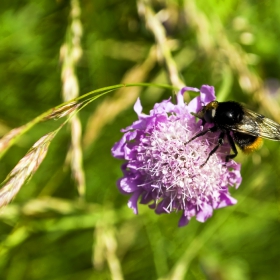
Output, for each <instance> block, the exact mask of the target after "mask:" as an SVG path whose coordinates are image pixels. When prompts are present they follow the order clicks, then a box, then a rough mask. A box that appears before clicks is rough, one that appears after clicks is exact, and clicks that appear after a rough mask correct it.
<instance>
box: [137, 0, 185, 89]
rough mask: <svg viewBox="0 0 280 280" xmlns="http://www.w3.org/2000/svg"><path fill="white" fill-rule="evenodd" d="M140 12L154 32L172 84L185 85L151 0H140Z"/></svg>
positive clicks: (176, 85) (138, 2) (179, 86)
mask: <svg viewBox="0 0 280 280" xmlns="http://www.w3.org/2000/svg"><path fill="white" fill-rule="evenodd" d="M137 5H138V13H139V15H140V16H142V17H143V18H144V20H145V22H146V25H147V28H149V29H150V31H151V32H152V33H153V34H154V36H155V39H156V41H157V46H158V49H159V52H160V56H161V59H162V60H163V62H164V65H165V66H166V68H167V72H168V77H169V79H170V82H171V83H172V85H174V86H175V87H178V88H182V87H184V86H185V83H184V82H183V81H182V80H181V79H180V77H179V72H178V69H177V65H176V63H175V61H174V59H173V57H172V54H171V50H170V48H169V44H168V43H167V37H166V31H165V28H164V26H163V24H162V23H161V22H160V20H159V18H158V17H157V15H156V14H155V13H154V11H153V9H152V7H151V3H150V1H149V0H138V1H137Z"/></svg>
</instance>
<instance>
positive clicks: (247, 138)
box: [233, 132, 262, 153]
mask: <svg viewBox="0 0 280 280" xmlns="http://www.w3.org/2000/svg"><path fill="white" fill-rule="evenodd" d="M233 138H234V141H235V143H236V144H237V145H238V147H239V148H240V149H241V150H242V151H243V152H244V153H251V152H253V151H255V150H256V149H258V148H260V147H261V145H262V139H261V138H260V137H258V136H252V135H249V134H245V133H241V132H234V133H233Z"/></svg>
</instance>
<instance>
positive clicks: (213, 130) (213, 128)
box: [185, 126, 218, 145]
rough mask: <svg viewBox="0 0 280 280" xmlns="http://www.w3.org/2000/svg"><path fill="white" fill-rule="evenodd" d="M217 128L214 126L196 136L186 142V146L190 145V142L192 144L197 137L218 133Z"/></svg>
mask: <svg viewBox="0 0 280 280" xmlns="http://www.w3.org/2000/svg"><path fill="white" fill-rule="evenodd" d="M217 129H218V128H217V127H216V126H213V127H211V128H209V129H207V130H204V131H201V132H199V133H198V134H196V135H195V136H194V137H192V138H191V139H190V140H189V141H187V142H185V145H187V144H189V143H190V142H192V141H193V140H194V139H196V138H197V137H200V136H203V135H205V134H206V133H207V132H215V131H217Z"/></svg>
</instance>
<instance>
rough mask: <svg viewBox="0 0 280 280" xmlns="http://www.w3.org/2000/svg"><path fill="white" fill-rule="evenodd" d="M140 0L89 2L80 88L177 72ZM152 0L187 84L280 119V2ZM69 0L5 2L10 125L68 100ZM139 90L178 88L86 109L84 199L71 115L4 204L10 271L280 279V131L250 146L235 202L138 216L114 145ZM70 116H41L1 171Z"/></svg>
mask: <svg viewBox="0 0 280 280" xmlns="http://www.w3.org/2000/svg"><path fill="white" fill-rule="evenodd" d="M140 2H143V1H140V0H139V1H120V0H106V1H104V0H94V1H90V0H80V6H81V23H82V28H83V37H82V43H81V45H82V50H83V56H82V58H81V60H80V61H79V63H78V64H77V67H76V75H77V77H78V81H79V85H80V93H81V94H83V93H87V92H89V91H92V90H94V89H98V88H101V87H106V86H110V85H115V84H119V83H122V82H124V81H125V82H152V83H154V82H156V83H163V84H170V80H169V77H170V76H169V74H168V71H166V63H164V62H163V61H164V59H163V58H162V55H161V54H160V51H159V50H158V51H153V50H155V48H156V46H158V45H159V44H160V43H158V44H157V43H156V40H155V36H154V35H155V34H153V32H152V31H151V30H150V29H149V28H148V27H147V26H148V25H147V22H145V17H143V16H139V12H138V10H137V3H138V4H139V3H140ZM146 2H147V3H148V5H150V6H151V8H152V9H153V10H154V12H155V13H157V15H156V16H155V17H156V18H157V19H159V20H160V22H161V23H162V26H163V27H164V28H165V30H166V34H167V35H166V36H167V38H168V41H167V42H166V44H165V45H164V46H163V47H164V48H168V49H170V50H171V51H172V56H173V60H174V62H175V65H176V67H177V68H178V71H179V73H180V76H179V77H180V79H181V80H183V81H184V83H185V84H187V85H188V86H192V87H200V86H201V85H202V84H209V85H214V86H215V88H216V91H217V96H218V100H220V101H222V100H230V99H233V100H237V101H239V102H243V103H246V104H247V105H246V106H248V107H250V108H251V109H254V110H255V111H258V112H260V113H263V114H265V115H266V116H268V117H270V118H273V119H275V120H277V121H278V122H280V114H279V108H280V104H279V100H280V90H279V86H280V82H279V70H280V55H279V40H280V28H279V26H280V1H279V0H271V1H250V0H243V1H238V0H224V1H222V0H207V1H206V0H205V1H203V0H201V1H195V0H169V1H168V0H166V1H164V0H162V1H160V0H158V1H156V0H154V1H146ZM70 7H71V3H70V1H66V0H57V1H54V0H51V1H50V0H39V1H32V0H25V1H15V0H14V1H8V0H1V5H0V85H1V86H0V102H1V106H0V135H4V134H6V133H7V132H8V131H9V130H10V129H12V128H15V127H18V126H21V125H23V124H25V123H27V122H28V121H30V120H32V119H33V118H35V117H36V116H38V115H39V114H41V113H43V112H44V111H46V110H48V109H49V108H52V107H54V106H56V105H58V104H60V103H62V102H63V100H62V96H61V88H62V82H61V77H60V76H61V62H60V59H59V53H60V47H61V46H62V45H63V44H64V42H67V30H68V28H69V26H70V24H71V20H70ZM173 85H174V84H173ZM137 90H139V91H140V92H141V100H142V103H143V105H144V108H145V111H146V112H147V111H148V110H149V109H150V108H151V107H152V106H153V103H154V102H156V101H160V100H162V99H164V98H167V97H168V96H170V95H171V94H172V93H174V92H172V91H171V90H163V89H158V88H153V87H148V88H127V89H125V90H121V92H116V93H110V94H109V95H107V96H106V97H101V98H99V99H97V100H96V101H95V102H93V103H92V104H90V105H89V106H87V107H86V108H85V109H83V110H82V111H81V113H80V114H79V116H80V118H81V122H82V126H83V132H84V135H87V137H88V138H86V139H87V140H85V138H84V142H83V151H84V160H83V166H84V172H85V176H86V198H85V201H81V200H79V196H78V192H77V188H76V184H75V181H74V180H73V176H72V175H71V170H70V168H69V165H68V164H66V163H65V159H66V155H67V151H68V148H69V146H70V139H71V135H70V133H71V132H70V129H69V127H67V128H64V129H63V130H61V131H60V133H59V134H58V135H57V136H56V138H55V139H54V140H53V141H52V143H51V146H50V150H49V152H48V155H47V157H46V159H45V161H44V162H43V164H42V165H41V166H40V168H39V169H38V171H37V172H36V174H35V175H34V177H33V178H32V180H31V181H29V182H28V183H27V184H26V185H25V186H24V187H23V188H22V189H21V190H20V192H19V194H18V195H17V197H16V199H15V200H13V202H12V203H11V204H10V205H8V206H6V207H5V208H3V209H1V212H0V242H1V243H0V279H9V280H13V279H17V280H19V279H29V280H32V279H55V280H66V279H67V280H68V279H115V280H119V279H130V280H138V279H139V280H140V279H176V280H177V279H213V280H214V279H215V280H216V279H218V280H219V279H221V280H223V279H225V280H247V279H254V280H266V279H280V270H279V265H280V261H279V260H280V234H279V232H280V223H279V206H280V205H279V201H280V193H279V190H280V187H279V182H280V167H279V166H280V165H279V163H280V160H279V159H280V149H279V143H277V142H271V141H265V142H264V145H263V147H262V149H261V150H259V151H257V152H255V153H254V154H252V155H250V156H246V157H245V156H244V155H242V154H241V153H240V154H239V155H238V157H237V161H238V162H241V163H242V176H243V183H242V184H241V186H240V188H239V189H238V190H233V191H232V194H233V196H234V197H236V198H237V199H238V204H237V205H236V206H233V207H229V208H227V209H220V210H217V211H215V212H214V215H213V217H212V218H211V219H209V220H208V221H207V222H206V223H204V224H201V223H199V222H197V221H196V220H195V219H193V220H192V221H191V222H190V224H189V225H188V226H186V227H183V228H178V227H177V223H178V220H179V217H180V213H177V214H176V213H173V214H170V215H161V216H157V215H155V214H154V213H153V212H152V211H151V210H149V209H148V207H147V206H140V208H139V209H140V214H139V215H138V216H135V215H134V214H133V213H132V211H131V210H130V209H128V208H127V200H128V197H124V196H123V195H121V194H120V193H119V191H118V190H117V188H116V180H117V179H118V178H119V177H120V176H121V171H120V165H121V162H120V161H118V160H116V159H113V158H112V156H111V153H110V149H111V147H112V145H113V144H114V143H115V142H116V141H118V140H119V139H120V137H121V133H120V132H119V131H120V129H121V128H123V127H126V126H127V125H129V124H130V123H131V122H132V121H134V120H135V117H136V115H135V113H134V112H133V108H132V104H133V102H134V101H135V100H136V96H137V94H138V92H137ZM122 95H123V96H126V97H125V98H124V99H123V100H122V102H119V101H118V100H119V98H120V96H122ZM131 96H132V99H133V100H132V101H130V100H129V97H131ZM104 102H108V103H106V104H110V106H113V107H110V106H109V105H108V106H107V107H106V104H105V106H104ZM114 105H115V106H114ZM100 106H103V107H100ZM98 108H103V109H102V110H101V111H100V110H99V111H98ZM104 108H105V109H104ZM106 108H107V109H106ZM60 123H61V122H60V121H59V120H57V121H55V120H50V121H48V122H44V123H40V124H37V125H36V126H35V127H34V128H33V129H32V130H31V131H29V132H28V133H26V134H25V135H23V137H22V138H21V139H20V141H19V142H18V143H16V145H14V146H13V147H12V149H10V150H9V151H8V153H6V155H5V156H4V157H3V158H2V160H1V163H0V167H1V168H0V178H1V179H2V180H4V179H5V177H6V175H7V174H8V173H9V172H10V170H12V168H13V167H14V166H15V165H16V163H17V162H18V161H19V160H20V159H21V158H22V157H23V156H24V155H25V153H26V152H27V151H28V149H29V148H30V147H31V146H32V145H33V143H34V142H36V141H37V140H38V139H39V138H40V137H41V136H43V135H44V134H46V133H47V132H49V131H51V130H54V129H55V128H56V127H58V125H59V124H60ZM92 124H94V125H92Z"/></svg>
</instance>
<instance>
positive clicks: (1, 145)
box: [0, 125, 26, 152]
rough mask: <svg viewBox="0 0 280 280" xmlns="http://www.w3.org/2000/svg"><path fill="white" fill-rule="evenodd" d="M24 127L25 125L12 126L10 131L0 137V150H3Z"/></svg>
mask: <svg viewBox="0 0 280 280" xmlns="http://www.w3.org/2000/svg"><path fill="white" fill-rule="evenodd" d="M25 127H26V125H23V126H20V127H17V128H14V129H12V130H11V131H9V132H8V133H7V134H6V135H4V136H3V137H2V138H1V139H0V152H2V151H4V150H5V149H6V148H7V147H8V146H9V144H10V142H11V141H12V140H13V139H14V138H15V137H16V136H18V135H19V134H20V133H21V132H22V131H23V130H24V129H25Z"/></svg>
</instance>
